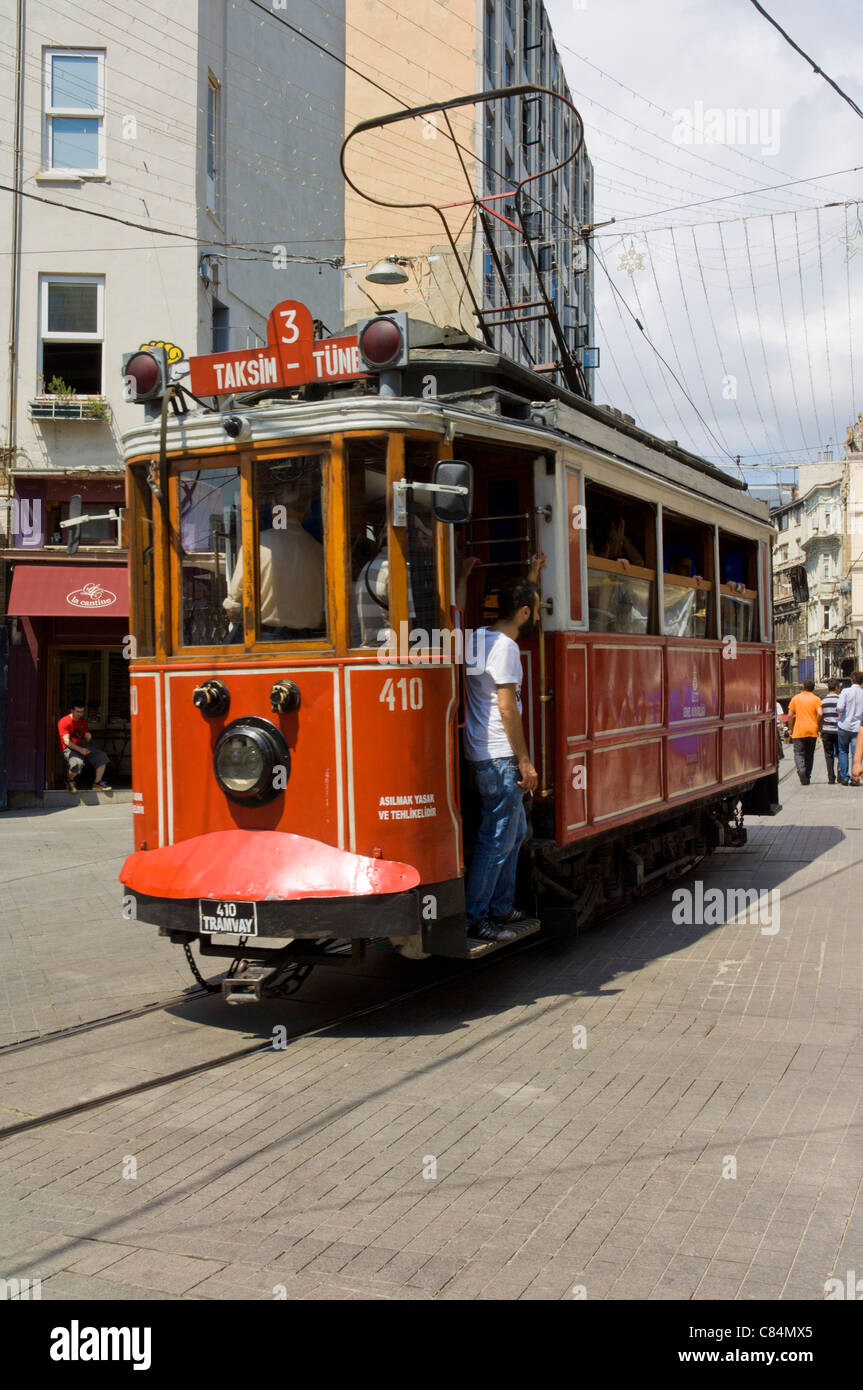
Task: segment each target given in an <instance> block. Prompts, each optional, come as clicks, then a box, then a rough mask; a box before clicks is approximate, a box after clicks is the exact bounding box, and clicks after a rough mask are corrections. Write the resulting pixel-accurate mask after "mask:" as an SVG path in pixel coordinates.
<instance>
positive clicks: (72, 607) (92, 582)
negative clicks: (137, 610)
mask: <svg viewBox="0 0 863 1390" xmlns="http://www.w3.org/2000/svg"><path fill="white" fill-rule="evenodd" d="M9 613H10V614H16V615H17V616H18V617H20V618H69V617H78V618H124V617H128V614H129V572H128V570H127V569H126V566H125V565H29V564H27V563H26V562H23V563H21V562H19V563H18V564H17V565H16V566H15V570H14V573H13V575H12V592H11V594H10V595H9Z"/></svg>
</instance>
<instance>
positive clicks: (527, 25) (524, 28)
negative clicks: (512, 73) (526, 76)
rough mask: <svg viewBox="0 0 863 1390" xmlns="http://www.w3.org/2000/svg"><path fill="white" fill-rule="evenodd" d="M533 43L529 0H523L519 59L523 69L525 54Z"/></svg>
mask: <svg viewBox="0 0 863 1390" xmlns="http://www.w3.org/2000/svg"><path fill="white" fill-rule="evenodd" d="M532 43H533V23H532V15H531V3H530V0H523V9H522V19H521V61H522V66H523V67H524V69H525V71H527V54H528V50H529V48H530V47H531V45H532Z"/></svg>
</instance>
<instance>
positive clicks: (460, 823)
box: [121, 302, 778, 1001]
mask: <svg viewBox="0 0 863 1390" xmlns="http://www.w3.org/2000/svg"><path fill="white" fill-rule="evenodd" d="M408 337H409V338H410V343H409V344H408V342H407V341H406V340H407V338H408ZM393 362H395V363H396V364H397V365H396V366H393V365H392V364H393ZM185 386H186V387H187V388H188V390H186V391H180V388H179V387H171V388H170V389H169V390H166V391H165V393H164V396H163V399H162V401H161V411H160V414H159V416H158V417H157V416H155V415H154V416H153V417H152V418H151V419H149V420H148V421H147V422H146V423H142V425H141V426H140V427H138V428H135V429H133V430H131V431H130V432H128V433H127V434H126V436H125V441H124V447H125V455H126V460H127V477H128V498H127V500H128V507H129V534H130V553H131V570H132V594H133V614H134V618H133V629H134V631H133V636H134V648H133V660H132V663H131V674H130V679H131V692H132V700H131V708H132V727H133V794H134V811H135V815H134V828H135V850H134V853H132V854H131V855H130V857H129V858H128V859H127V861H126V863H125V865H124V867H123V870H122V874H121V879H122V882H123V885H124V892H125V894H126V895H127V901H128V902H129V903H130V904H131V905H132V906H131V912H132V913H133V914H134V916H135V918H136V919H137V921H139V922H141V923H150V924H154V925H156V926H158V927H159V929H160V931H161V932H162V934H163V935H166V936H167V937H168V938H169V939H170V940H171V941H172V942H174V943H178V944H181V945H183V946H185V947H186V949H187V954H189V955H190V960H191V954H190V952H189V947H190V946H191V945H192V944H193V943H197V944H198V946H199V948H200V950H201V952H202V954H204V955H206V956H222V957H226V958H230V959H232V960H233V961H235V962H236V961H237V960H240V959H241V960H242V963H243V964H242V970H241V972H238V973H232V974H231V975H230V977H229V978H227V979H225V980H224V982H223V989H224V992H225V994H226V996H227V997H228V998H229V999H231V1000H233V1001H239V1000H242V999H251V998H260V997H262V995H264V994H267V993H278V992H279V990H280V989H281V990H283V989H286V988H288V987H290V986H291V984H292V982H296V980H297V979H298V978H300V977H301V975H302V974H303V973H304V972H305V971H307V969H308V967H309V966H310V965H312V964H314V963H315V962H316V961H319V960H323V959H328V960H330V961H332V958H333V956H334V954H335V955H339V956H340V958H341V959H343V960H346V961H348V962H350V961H357V960H359V959H361V958H362V956H363V953H364V951H365V950H366V947H367V945H368V943H369V942H371V941H377V942H380V943H389V945H390V946H391V947H392V946H394V947H395V948H397V949H398V950H400V951H401V952H402V954H404V955H407V956H409V957H413V958H422V957H424V956H427V955H435V954H437V955H444V956H453V957H462V958H468V957H473V956H476V955H480V954H483V955H484V954H487V953H488V952H490V951H493V950H496V949H501V947H500V946H499V945H498V944H497V943H492V942H477V941H472V940H471V939H470V938H469V936H468V933H467V926H466V919H465V915H464V876H465V866H466V862H469V858H470V853H471V842H472V837H473V835H474V834H475V830H476V814H475V808H474V804H473V793H472V790H471V787H470V784H469V779H468V777H467V775H466V772H465V766H464V762H463V758H462V753H461V747H460V725H461V723H462V721H463V694H464V691H463V686H464V662H463V653H464V650H465V648H466V647H467V645H468V643H469V634H470V633H471V632H472V631H474V630H476V629H477V628H479V627H480V626H481V625H482V624H483V623H487V622H490V621H493V620H494V616H495V611H496V609H495V605H496V593H497V590H498V589H499V587H500V584H501V583H502V582H503V580H505V579H506V578H509V577H512V576H515V575H519V574H523V573H524V572H525V569H526V566H527V562H528V557H529V556H530V555H531V554H532V553H534V552H542V553H544V554H545V556H546V565H545V569H544V571H543V574H542V597H543V616H542V623H541V627H540V630H539V632H538V633H537V634H536V635H535V636H534V637H533V638H531V639H530V640H528V641H527V642H525V643H524V644H523V664H524V673H525V679H524V686H523V694H524V721H525V728H526V731H527V736H528V741H529V745H530V748H531V753H532V758H533V762H534V763H535V766H536V767H537V769H538V771H539V774H540V785H539V788H538V790H537V792H536V794H535V796H534V798H533V801H532V806H531V812H530V815H529V826H530V830H529V837H528V839H527V840H526V842H525V844H524V847H523V853H522V861H521V868H520V879H519V901H520V904H521V906H522V907H523V908H526V909H527V910H528V912H529V918H528V920H527V922H526V923H525V924H524V925H523V926H522V927H521V928H520V934H522V935H524V934H528V933H530V932H535V931H538V930H540V927H541V925H542V924H543V923H545V922H548V921H551V920H552V919H553V920H554V922H555V924H556V926H558V927H559V926H560V925H561V924H563V925H564V926H565V927H566V926H568V927H571V928H572V929H577V928H579V927H581V926H582V925H583V924H584V923H586V922H588V921H589V920H590V919H591V918H594V917H596V916H597V915H601V914H603V913H606V912H608V911H610V910H613V909H615V908H617V907H619V906H621V905H623V904H625V903H626V902H628V901H630V900H631V899H633V898H635V897H637V896H639V895H641V894H644V893H645V892H647V891H649V890H650V889H651V888H652V887H655V886H656V885H658V884H661V883H662V882H663V881H665V880H666V879H668V878H669V877H673V876H676V875H678V874H680V873H682V872H684V871H685V870H686V869H687V868H689V867H691V866H692V865H694V864H695V863H697V862H698V860H699V859H700V858H701V857H702V856H704V855H705V854H707V853H709V852H710V850H711V849H713V848H715V847H716V846H719V845H723V844H739V843H742V842H743V839H744V837H745V830H744V829H743V826H742V822H743V813H744V812H745V811H750V812H752V813H756V814H769V813H772V812H775V810H776V809H778V807H777V799H778V798H777V773H776V753H777V748H776V731H775V702H774V655H773V648H772V645H771V577H770V537H771V527H770V523H769V518H768V514H767V509H766V508H765V506H764V505H763V504H762V503H759V502H757V501H755V500H753V499H752V498H751V497H750V496H749V494H748V493H747V492H746V490H745V488H744V487H743V486H742V485H741V484H739V483H738V482H737V481H736V480H735V479H734V478H732V477H731V476H729V475H727V474H725V473H723V472H722V471H721V470H719V469H717V468H715V467H714V466H712V465H711V464H709V463H708V462H706V461H704V460H703V459H700V458H698V457H696V456H694V455H692V454H689V453H687V452H686V451H685V450H683V449H680V448H679V447H677V445H676V444H674V443H670V442H668V441H663V440H660V439H657V438H654V437H653V436H651V435H649V434H647V433H645V431H643V430H641V429H640V428H638V427H637V426H636V424H635V423H634V422H633V421H632V420H631V419H629V418H628V417H626V416H622V415H620V414H619V412H616V411H613V410H610V409H608V408H604V407H598V406H595V405H593V404H591V403H590V402H589V401H587V400H585V399H582V398H580V397H578V396H576V395H574V394H571V393H569V392H568V391H566V390H563V389H559V388H557V387H555V386H554V385H553V384H552V383H551V382H550V381H549V380H547V379H545V378H543V377H542V376H540V375H538V374H536V373H534V372H531V371H528V370H526V369H524V368H522V367H520V366H519V365H517V364H516V363H514V362H512V361H509V360H507V359H505V358H503V357H502V356H500V355H499V354H498V353H496V352H493V351H492V350H490V349H489V347H488V346H487V345H486V344H483V343H480V342H478V341H476V340H473V339H471V338H470V337H468V336H466V335H464V334H462V333H455V332H453V331H451V330H446V331H441V330H438V329H435V328H434V327H433V326H431V325H429V324H427V323H415V322H413V321H408V320H406V318H405V317H404V316H403V315H383V316H381V317H380V318H379V319H377V320H373V321H371V323H365V324H364V325H363V326H362V329H361V338H360V341H359V342H358V339H357V336H356V334H353V335H351V334H347V335H346V336H344V337H341V338H337V339H324V340H320V341H319V340H317V339H315V337H314V331H313V326H312V319H311V315H310V314H309V312H308V310H307V309H305V308H304V306H302V305H299V304H296V303H293V302H285V303H283V304H281V305H279V306H277V308H276V309H275V310H274V311H273V315H272V316H271V320H270V334H269V342H268V345H267V347H266V348H260V349H256V350H255V351H253V352H247V353H225V354H219V355H214V356H212V357H209V358H198V359H192V362H191V373H190V376H189V377H187V378H185ZM190 391H193V392H194V393H195V395H194V397H192V396H191V395H190V394H189V392H190ZM226 398H227V399H226ZM190 404H191V405H192V407H193V408H191V409H190V408H188V407H189V405H190ZM169 405H170V408H169ZM611 533H614V534H615V536H616V537H617V543H616V544H615V545H614V546H609V545H608V543H607V540H608V536H609V535H610V534H611ZM623 537H625V549H626V553H625V554H624V553H623V551H622V549H621V540H622V538H623ZM468 558H472V561H473V573H472V574H471V575H470V578H469V580H467V583H466V584H465V583H464V582H463V581H461V580H460V575H463V574H464V573H465V572H466V570H468V569H470V568H471V566H470V565H466V563H465V561H466V560H467V559H468ZM373 569H374V572H375V574H376V583H375V585H374V586H372V585H370V584H369V575H370V573H372V571H373ZM381 580H383V582H381ZM502 949H506V947H503V948H502Z"/></svg>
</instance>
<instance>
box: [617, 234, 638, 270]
mask: <svg viewBox="0 0 863 1390" xmlns="http://www.w3.org/2000/svg"><path fill="white" fill-rule="evenodd" d="M617 264H618V267H619V268H620V269H621V270H625V271H626V272H627V274H628V275H634V274H635V272H636V271H637V270H641V267H642V266H643V265H644V252H643V251H636V249H635V242H633V241H630V243H629V248H628V250H624V251H622V252H621V256H620V260H619V261H618V263H617Z"/></svg>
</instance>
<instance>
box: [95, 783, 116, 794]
mask: <svg viewBox="0 0 863 1390" xmlns="http://www.w3.org/2000/svg"><path fill="white" fill-rule="evenodd" d="M113 790H114V788H113V787H109V786H108V783H107V782H94V783H93V791H94V792H112V791H113Z"/></svg>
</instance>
